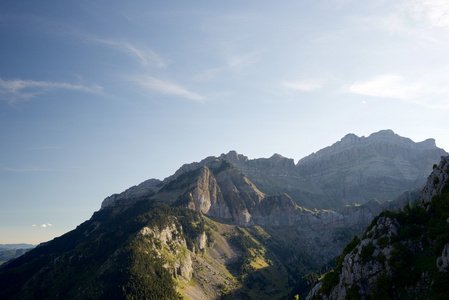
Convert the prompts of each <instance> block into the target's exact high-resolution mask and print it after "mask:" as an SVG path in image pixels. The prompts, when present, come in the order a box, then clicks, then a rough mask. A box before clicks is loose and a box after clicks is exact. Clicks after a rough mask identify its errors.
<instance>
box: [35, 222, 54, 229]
mask: <svg viewBox="0 0 449 300" xmlns="http://www.w3.org/2000/svg"><path fill="white" fill-rule="evenodd" d="M31 227H41V228H47V227H53V224H51V223H44V224H41V225H40V226H37V225H36V224H33V225H31Z"/></svg>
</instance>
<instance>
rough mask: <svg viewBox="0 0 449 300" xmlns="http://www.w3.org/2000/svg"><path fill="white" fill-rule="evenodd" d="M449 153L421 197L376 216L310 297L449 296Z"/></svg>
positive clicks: (431, 177)
mask: <svg viewBox="0 0 449 300" xmlns="http://www.w3.org/2000/svg"><path fill="white" fill-rule="evenodd" d="M448 222H449V156H447V157H442V159H441V162H440V164H439V165H435V166H434V169H433V172H432V173H431V175H430V176H429V177H428V180H427V184H426V186H425V187H424V189H423V190H422V193H421V196H420V198H419V200H417V201H416V202H415V203H414V204H413V205H406V206H405V207H404V209H403V210H402V211H399V212H390V211H386V212H383V213H381V214H380V216H379V217H376V218H375V219H374V220H373V222H372V223H371V225H370V226H369V227H368V228H367V229H366V231H365V233H364V234H363V236H362V237H361V238H358V237H355V238H354V239H353V240H352V242H351V243H349V244H348V245H347V246H346V247H345V249H344V250H343V253H342V254H341V255H340V257H339V258H338V259H337V267H336V268H335V269H334V270H332V271H330V272H329V273H327V274H326V275H325V276H324V278H323V279H322V281H320V282H319V283H318V284H317V285H316V286H315V287H314V288H313V290H312V291H311V293H310V294H309V295H308V296H307V299H362V298H363V299H445V298H447V295H448V294H449V286H448V282H449V224H448Z"/></svg>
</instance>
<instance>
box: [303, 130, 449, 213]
mask: <svg viewBox="0 0 449 300" xmlns="http://www.w3.org/2000/svg"><path fill="white" fill-rule="evenodd" d="M442 155H447V153H446V152H445V151H444V150H442V149H439V148H437V147H436V145H435V140H433V139H428V140H426V141H423V142H420V143H415V142H413V141H412V140H410V139H408V138H403V137H400V136H398V135H397V134H395V133H394V132H393V131H391V130H384V131H380V132H377V133H373V134H372V135H370V136H369V137H358V136H356V135H354V134H348V135H346V136H345V137H344V138H343V139H342V140H341V141H339V142H337V143H335V144H333V145H332V146H330V147H327V148H324V149H322V150H320V151H318V152H316V153H313V154H311V155H309V156H307V157H305V158H303V159H301V160H299V162H298V164H297V170H298V172H299V173H300V175H301V176H302V177H303V178H307V181H308V182H310V183H311V186H313V189H309V191H310V193H312V194H322V195H323V196H324V197H325V198H327V199H328V201H329V202H330V203H335V204H338V203H340V204H352V203H363V202H365V201H368V200H370V199H373V198H376V199H378V200H379V201H381V202H382V201H385V200H391V199H394V198H396V197H397V196H399V195H400V194H401V193H403V192H404V191H406V190H410V189H413V188H415V187H418V186H419V187H422V186H424V184H425V181H426V178H427V176H428V174H429V173H430V172H431V167H432V165H433V164H434V163H436V162H438V161H439V159H440V157H441V156H442ZM335 204H333V205H335ZM331 207H333V208H335V207H334V206H330V208H331Z"/></svg>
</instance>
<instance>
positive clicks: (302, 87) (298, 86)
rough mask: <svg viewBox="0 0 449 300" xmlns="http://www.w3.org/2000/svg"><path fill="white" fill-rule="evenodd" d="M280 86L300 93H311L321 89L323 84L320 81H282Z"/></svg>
mask: <svg viewBox="0 0 449 300" xmlns="http://www.w3.org/2000/svg"><path fill="white" fill-rule="evenodd" d="M282 86H283V87H285V88H287V89H290V90H296V91H301V92H312V91H316V90H319V89H321V88H322V86H323V83H322V81H321V80H307V81H284V82H282Z"/></svg>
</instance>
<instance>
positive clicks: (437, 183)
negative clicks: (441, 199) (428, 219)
mask: <svg viewBox="0 0 449 300" xmlns="http://www.w3.org/2000/svg"><path fill="white" fill-rule="evenodd" d="M448 180H449V156H448V157H444V156H443V157H441V162H440V164H439V165H436V164H435V165H434V167H433V171H432V173H431V174H430V176H429V177H428V178H427V184H426V186H425V187H424V189H423V190H422V192H421V201H422V202H423V203H425V204H428V203H430V201H431V200H432V197H433V196H435V195H436V194H438V193H439V192H441V190H442V188H443V187H444V186H445V184H446V182H447V181H448Z"/></svg>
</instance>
